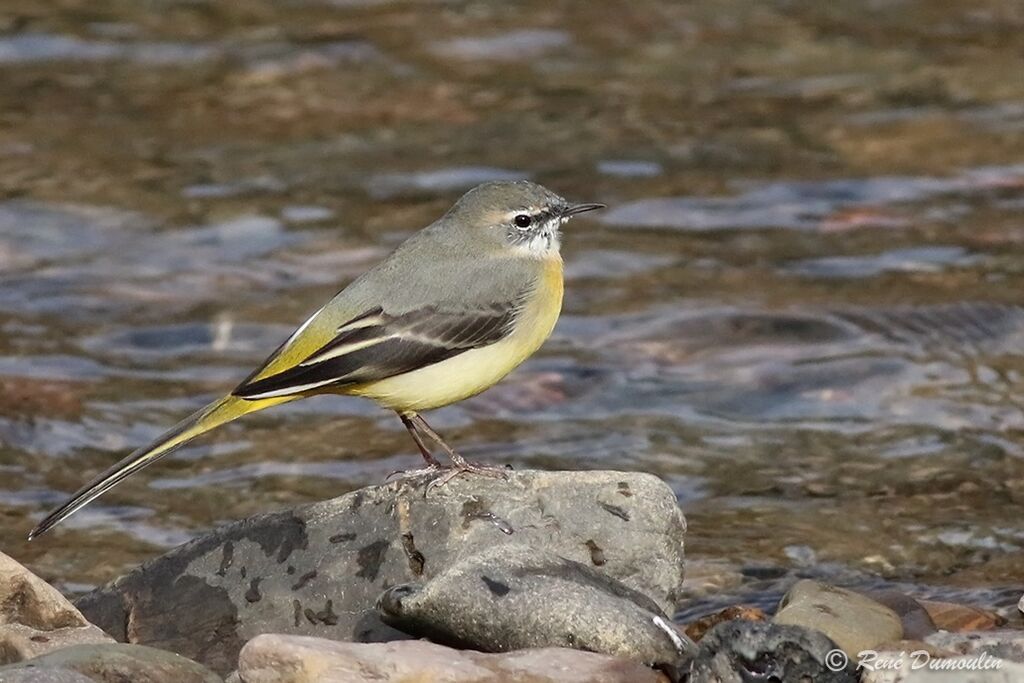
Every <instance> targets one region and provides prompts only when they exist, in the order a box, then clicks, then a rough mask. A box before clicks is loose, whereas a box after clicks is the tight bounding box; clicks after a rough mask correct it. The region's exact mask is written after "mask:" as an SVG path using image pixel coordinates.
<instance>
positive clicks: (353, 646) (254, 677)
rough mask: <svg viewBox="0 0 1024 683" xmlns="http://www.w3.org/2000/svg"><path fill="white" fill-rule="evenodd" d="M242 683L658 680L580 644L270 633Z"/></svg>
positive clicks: (243, 660) (248, 655) (253, 646)
mask: <svg viewBox="0 0 1024 683" xmlns="http://www.w3.org/2000/svg"><path fill="white" fill-rule="evenodd" d="M238 674H239V680H240V681H241V682H242V683H399V682H402V683H406V682H411V681H415V682H416V683H499V682H500V683H507V682H509V681H517V682H521V683H657V682H658V681H663V680H664V679H663V678H662V677H661V676H660V675H659V674H657V673H655V672H654V671H652V670H651V669H648V668H647V667H645V666H642V665H640V664H637V663H635V662H630V661H626V660H621V659H616V658H614V657H609V656H606V655H600V654H595V653H592V652H582V651H579V650H566V649H558V648H546V649H539V650H517V651H515V652H510V653H506V654H483V653H480V652H473V651H469V650H453V649H451V648H448V647H444V646H443V645H437V644H434V643H429V642H426V641H422V640H404V641H394V642H390V643H345V642H338V641H333V640H325V639H322V638H311V637H307V636H289V635H278V634H268V635H262V636H258V637H256V638H253V639H252V640H250V641H249V642H248V643H247V644H246V645H245V647H244V648H243V649H242V653H241V656H240V658H239V662H238Z"/></svg>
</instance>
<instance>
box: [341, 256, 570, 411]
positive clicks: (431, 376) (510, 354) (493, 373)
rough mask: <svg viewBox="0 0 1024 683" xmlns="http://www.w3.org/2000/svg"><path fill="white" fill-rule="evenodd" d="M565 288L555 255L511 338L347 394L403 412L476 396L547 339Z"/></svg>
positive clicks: (351, 388) (373, 383) (439, 405)
mask: <svg viewBox="0 0 1024 683" xmlns="http://www.w3.org/2000/svg"><path fill="white" fill-rule="evenodd" d="M562 291H563V285H562V261H561V259H551V260H550V261H549V262H548V263H547V264H545V268H544V272H543V274H542V276H541V278H540V282H538V285H537V289H536V290H535V293H534V294H533V296H531V298H530V300H529V301H528V302H527V303H526V305H525V306H524V308H523V311H522V313H520V315H519V318H518V320H517V322H516V326H515V330H514V331H513V332H512V334H510V335H509V336H507V337H505V338H504V339H502V340H501V341H499V342H497V343H494V344H491V345H490V346H485V347H483V348H479V349H473V350H471V351H466V352H465V353H460V354H459V355H457V356H455V357H453V358H449V359H448V360H444V361H441V362H440V363H435V364H434V365H429V366H427V367H425V368H420V369H419V370H414V371H412V372H407V373H405V374H402V375H395V376H394V377H388V378H387V379H383V380H379V381H376V382H370V383H368V384H363V385H358V386H354V387H347V388H346V390H345V392H344V393H346V394H350V395H353V396H363V397H366V398H370V399H373V400H374V401H376V402H377V403H379V404H380V405H382V406H384V407H385V408H390V409H391V410H397V411H399V412H416V411H420V410H430V409H432V408H440V407H441V406H446V405H449V404H451V403H456V402H457V401H461V400H463V399H466V398H469V397H470V396H475V395H476V394H479V393H480V392H481V391H484V390H485V389H489V388H490V387H492V386H494V385H495V384H497V383H498V382H499V381H501V380H502V378H504V377H505V375H507V374H508V373H510V372H512V371H513V370H514V369H516V367H518V366H519V365H520V364H521V363H522V362H523V361H524V360H526V359H527V358H529V357H530V356H532V355H533V353H534V352H535V351H536V350H537V349H539V348H540V346H541V344H543V343H544V342H545V340H547V338H548V337H549V336H550V335H551V330H552V329H554V327H555V322H557V320H558V315H559V313H561V311H562Z"/></svg>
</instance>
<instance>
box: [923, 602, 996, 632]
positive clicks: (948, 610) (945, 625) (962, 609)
mask: <svg viewBox="0 0 1024 683" xmlns="http://www.w3.org/2000/svg"><path fill="white" fill-rule="evenodd" d="M918 602H919V603H921V606H922V607H923V608H924V609H925V610H926V611H927V612H928V615H929V617H930V618H931V620H932V621H933V622H934V624H935V627H936V629H938V630H942V631H988V630H991V629H995V628H999V627H1000V626H1002V625H1003V624H1005V623H1006V619H1004V618H1003V617H1001V616H999V615H998V614H996V613H995V612H992V611H990V610H986V609H981V608H980V607H972V606H970V605H958V604H954V603H952V602H939V601H936V600H918Z"/></svg>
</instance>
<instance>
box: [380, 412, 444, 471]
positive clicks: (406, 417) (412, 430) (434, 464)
mask: <svg viewBox="0 0 1024 683" xmlns="http://www.w3.org/2000/svg"><path fill="white" fill-rule="evenodd" d="M414 414H415V413H398V417H399V418H400V419H401V420H402V424H404V425H405V428H406V429H408V430H409V436H411V437H412V440H413V441H415V442H416V447H417V448H418V449H420V455H422V456H423V459H424V460H425V461H426V463H427V466H426V467H422V468H420V469H417V470H395V471H394V472H392V473H391V474H389V475H388V476H386V477H384V481H387V480H389V479H391V477H394V476H398V475H401V476H402V478H406V477H418V476H422V475H424V474H433V473H436V472H438V471H440V470H442V469H447V468H445V467H444V465H442V464H441V463H439V462H438V461H437V458H435V457H434V455H433V454H432V453H431V452H430V449H429V448H427V445H426V444H425V443H423V437H422V436H421V435H420V433H419V431H417V429H416V424H415V423H414V422H413V421H412V416H413V415H414Z"/></svg>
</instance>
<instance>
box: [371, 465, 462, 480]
mask: <svg viewBox="0 0 1024 683" xmlns="http://www.w3.org/2000/svg"><path fill="white" fill-rule="evenodd" d="M447 469H448V468H447V467H445V466H444V465H441V464H440V463H431V464H429V465H427V466H426V467H417V468H416V469H414V470H395V471H393V472H391V473H390V474H389V475H388V476H386V477H384V481H385V482H388V481H391V480H392V479H393V478H394V479H415V478H417V477H426V476H436V475H437V474H439V473H440V472H444V471H446V470H447Z"/></svg>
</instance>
